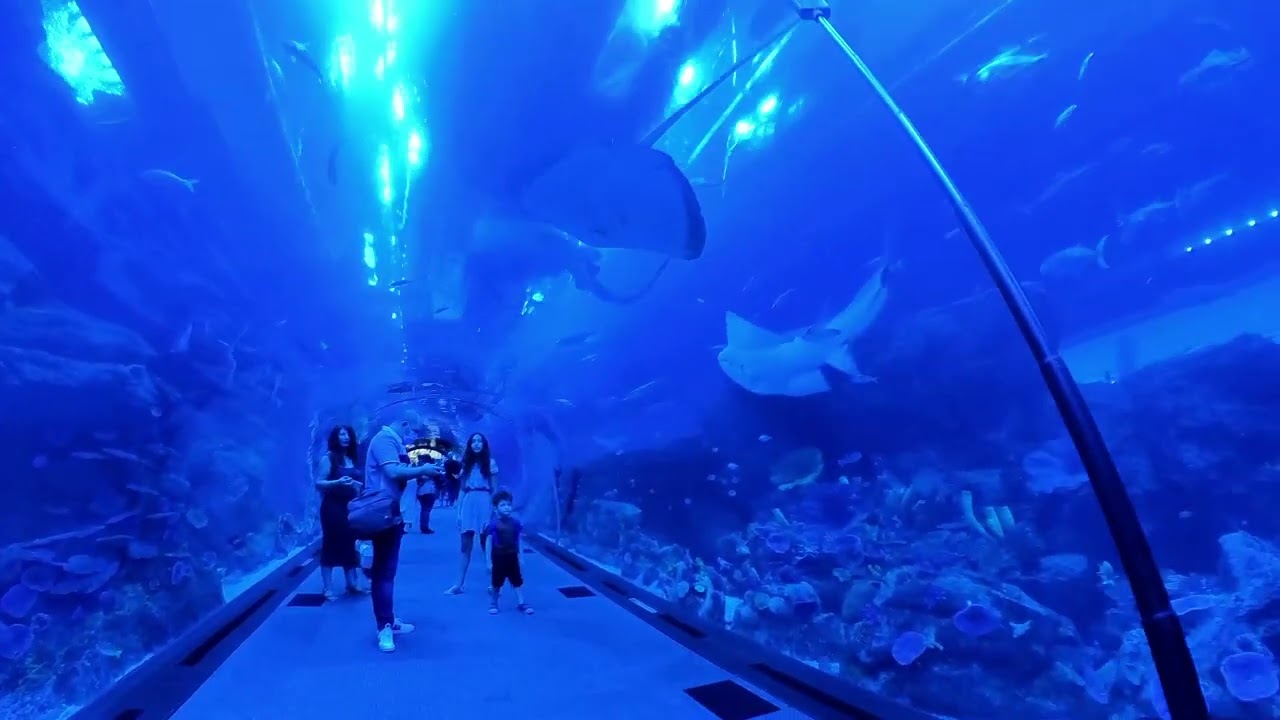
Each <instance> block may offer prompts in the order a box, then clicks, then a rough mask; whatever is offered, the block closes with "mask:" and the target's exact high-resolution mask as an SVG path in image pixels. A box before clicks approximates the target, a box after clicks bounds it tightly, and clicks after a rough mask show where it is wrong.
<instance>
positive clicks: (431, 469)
mask: <svg viewBox="0 0 1280 720" xmlns="http://www.w3.org/2000/svg"><path fill="white" fill-rule="evenodd" d="M408 430H409V423H408V422H407V421H403V422H400V423H399V424H398V425H397V426H396V427H392V425H390V424H387V425H383V426H382V429H381V430H379V431H378V432H377V433H375V434H374V436H373V438H372V439H371V440H370V441H369V450H368V455H367V457H366V458H365V473H364V474H365V486H366V488H367V489H368V490H385V491H386V492H388V493H389V494H390V495H391V497H392V499H393V500H394V503H393V505H392V512H393V513H395V515H396V516H397V518H398V519H399V515H400V499H401V497H403V496H404V491H405V487H406V486H407V485H408V483H409V481H410V480H412V479H414V478H418V477H423V476H426V475H429V474H432V473H436V472H439V470H440V467H439V466H438V465H421V466H417V467H415V466H413V465H410V464H409V450H408V448H406V447H405V444H404V437H405V435H407V434H408ZM403 537H404V521H403V519H399V522H397V523H396V524H395V525H394V526H392V527H390V528H388V529H386V530H384V531H382V532H381V533H378V534H377V535H375V536H373V537H372V538H371V541H372V544H373V566H372V567H371V568H370V570H369V577H370V580H371V587H370V593H371V594H372V596H373V617H374V620H375V622H377V625H378V649H379V650H382V651H383V652H394V651H395V649H396V640H395V636H396V635H404V634H407V633H411V632H413V630H414V626H413V625H412V624H410V623H407V622H405V621H403V620H401V619H399V618H397V617H396V616H395V611H394V607H393V606H394V600H393V598H394V595H395V581H396V568H397V567H398V566H399V564H400V541H401V539H402V538H403Z"/></svg>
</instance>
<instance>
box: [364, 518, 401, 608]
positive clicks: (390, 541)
mask: <svg viewBox="0 0 1280 720" xmlns="http://www.w3.org/2000/svg"><path fill="white" fill-rule="evenodd" d="M403 537H404V525H403V524H400V525H396V526H395V527H393V528H390V529H388V530H384V531H382V532H381V533H378V534H377V535H375V536H373V538H372V542H373V565H372V567H370V568H369V595H370V596H371V597H372V598H373V617H374V620H376V621H377V622H378V629H379V630H381V629H382V628H384V627H386V626H388V625H395V622H396V613H395V608H394V606H393V605H394V603H393V596H394V595H395V587H396V568H397V567H398V566H399V565H400V540H401V538H403Z"/></svg>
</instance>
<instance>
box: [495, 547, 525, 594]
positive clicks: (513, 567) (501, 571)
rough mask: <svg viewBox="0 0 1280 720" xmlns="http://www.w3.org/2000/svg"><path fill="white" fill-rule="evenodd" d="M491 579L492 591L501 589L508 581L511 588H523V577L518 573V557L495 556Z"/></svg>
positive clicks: (511, 555) (513, 554)
mask: <svg viewBox="0 0 1280 720" xmlns="http://www.w3.org/2000/svg"><path fill="white" fill-rule="evenodd" d="M491 579H492V581H493V589H494V590H497V589H499V588H501V587H502V584H503V583H505V582H507V581H508V580H509V581H511V587H514V588H518V587H522V586H524V575H523V574H521V572H520V556H519V555H517V554H515V553H512V554H510V555H508V554H505V553H503V554H495V555H494V556H493V571H492V578H491Z"/></svg>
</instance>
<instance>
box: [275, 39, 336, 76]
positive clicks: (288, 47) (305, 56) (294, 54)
mask: <svg viewBox="0 0 1280 720" xmlns="http://www.w3.org/2000/svg"><path fill="white" fill-rule="evenodd" d="M284 51H285V52H286V53H288V54H289V57H291V58H293V61H294V62H296V63H300V64H302V65H303V66H304V67H306V68H307V69H308V70H310V71H311V72H312V73H314V74H315V76H316V77H317V78H319V80H320V83H321V84H322V85H328V84H329V81H328V78H326V77H325V74H324V70H322V69H320V63H318V62H316V59H315V56H313V55H312V54H311V51H310V50H309V49H308V48H307V44H306V43H302V42H298V41H297V40H288V41H286V42H285V44H284Z"/></svg>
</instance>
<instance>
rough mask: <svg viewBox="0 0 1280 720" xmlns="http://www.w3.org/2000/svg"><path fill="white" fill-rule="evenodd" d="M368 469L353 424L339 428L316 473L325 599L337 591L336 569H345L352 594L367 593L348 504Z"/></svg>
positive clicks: (336, 428)
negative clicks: (358, 452)
mask: <svg viewBox="0 0 1280 720" xmlns="http://www.w3.org/2000/svg"><path fill="white" fill-rule="evenodd" d="M362 478H364V470H363V469H362V468H361V467H360V466H359V465H358V464H357V463H356V433H355V430H353V429H352V428H351V426H349V425H338V426H336V427H334V428H333V429H332V430H330V431H329V440H328V448H327V451H326V452H325V454H324V455H323V456H321V458H320V466H319V468H317V472H316V490H317V491H319V493H320V535H321V540H320V582H321V583H322V584H323V587H324V596H325V597H326V598H328V599H330V600H332V599H333V598H334V597H336V594H335V593H334V592H333V570H334V568H342V574H343V578H344V579H345V580H346V582H347V592H348V593H359V592H363V588H362V587H361V586H360V577H359V572H358V571H359V570H360V553H359V552H358V551H357V550H356V536H355V535H354V534H352V532H351V525H350V524H349V523H348V522H347V504H348V503H350V502H351V500H352V498H354V497H355V496H356V494H357V493H358V492H359V491H360V488H361V487H363V485H364V483H363V482H362Z"/></svg>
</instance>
